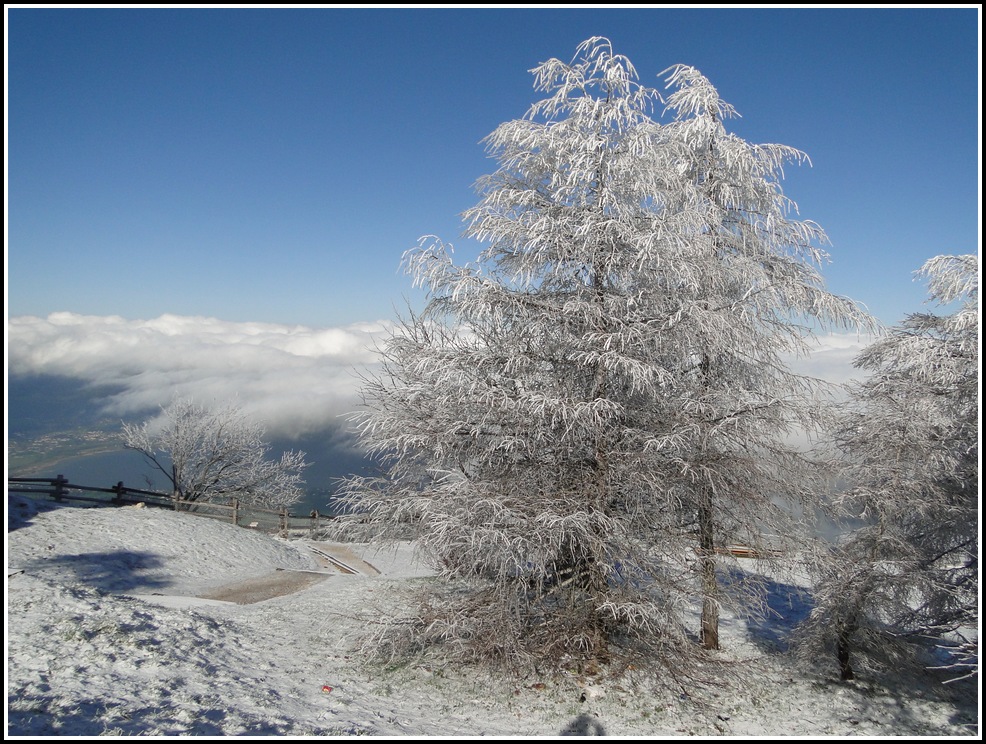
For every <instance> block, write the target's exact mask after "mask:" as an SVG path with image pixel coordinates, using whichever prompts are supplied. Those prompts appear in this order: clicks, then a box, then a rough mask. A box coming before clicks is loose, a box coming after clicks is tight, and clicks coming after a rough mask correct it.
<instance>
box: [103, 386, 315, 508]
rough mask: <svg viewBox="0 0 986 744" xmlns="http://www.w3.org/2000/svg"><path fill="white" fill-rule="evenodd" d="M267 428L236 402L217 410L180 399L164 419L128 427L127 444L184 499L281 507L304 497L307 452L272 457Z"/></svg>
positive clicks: (167, 408)
mask: <svg viewBox="0 0 986 744" xmlns="http://www.w3.org/2000/svg"><path fill="white" fill-rule="evenodd" d="M263 434H264V432H263V428H262V427H261V426H260V425H259V424H257V423H256V422H255V421H252V420H250V419H249V418H248V417H247V416H246V415H245V414H244V413H243V412H242V410H241V409H240V408H239V407H238V406H237V405H236V404H233V403H229V404H226V405H223V406H220V407H217V408H215V409H209V408H206V407H204V406H201V405H198V404H196V403H194V402H193V401H191V400H188V399H182V398H178V397H176V398H175V399H174V400H172V402H171V403H170V404H169V405H168V406H165V407H162V409H161V415H160V416H159V417H157V418H154V419H151V420H149V421H146V422H144V423H142V424H139V425H138V424H128V423H124V425H123V446H124V447H125V448H126V449H131V450H134V451H136V452H139V453H140V454H141V455H143V457H144V460H145V461H146V462H147V463H148V464H149V465H151V466H152V467H153V468H154V469H155V470H158V471H160V472H161V473H162V474H163V475H164V476H165V478H167V480H168V483H170V485H171V489H172V492H173V493H174V494H175V496H176V497H178V498H180V499H182V500H184V501H226V500H229V499H234V498H235V499H238V500H239V501H241V502H243V503H247V504H253V505H255V506H260V507H265V508H279V507H281V506H287V505H290V504H293V503H296V502H297V501H300V500H301V498H302V497H303V496H304V490H303V486H304V480H303V478H302V474H303V472H304V469H305V468H306V467H308V464H307V463H306V462H305V453H304V452H294V451H291V452H285V453H283V454H282V455H281V457H280V459H271V458H270V457H269V454H270V446H269V445H268V444H267V443H265V442H264V441H263Z"/></svg>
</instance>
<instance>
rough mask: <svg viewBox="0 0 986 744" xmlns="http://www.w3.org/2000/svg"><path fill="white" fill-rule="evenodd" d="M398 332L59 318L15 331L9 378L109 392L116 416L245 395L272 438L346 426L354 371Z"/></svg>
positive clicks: (19, 324)
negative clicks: (80, 384) (61, 381)
mask: <svg viewBox="0 0 986 744" xmlns="http://www.w3.org/2000/svg"><path fill="white" fill-rule="evenodd" d="M388 331H389V325H388V324H387V323H384V322H380V323H360V324H356V325H351V326H345V327H341V328H308V327H305V326H285V325H276V324H271V323H230V322H225V321H222V320H217V319H216V318H204V317H186V316H178V315H162V316H161V317H159V318H155V319H153V320H134V321H131V320H125V319H123V318H120V317H118V316H105V317H102V316H86V315H77V314H74V313H53V314H51V315H49V316H48V317H47V318H37V317H30V316H24V317H17V318H12V319H10V320H9V322H8V324H7V354H8V372H9V373H10V374H14V375H30V374H50V375H61V376H66V377H71V378H75V379H79V380H83V381H85V382H88V383H92V384H96V385H100V386H104V385H105V386H108V388H109V389H111V390H112V391H113V392H111V393H110V394H109V395H108V397H107V399H106V401H105V408H106V412H107V413H109V414H113V415H119V416H129V415H134V414H146V413H148V412H149V411H153V410H154V409H156V408H157V407H158V406H160V405H163V404H166V403H168V402H169V401H170V400H171V397H172V396H173V395H174V394H175V393H178V394H180V395H182V396H185V397H191V398H193V399H195V400H196V401H198V402H201V403H209V402H211V401H225V400H229V399H231V398H234V397H235V398H236V399H237V402H238V403H239V404H240V405H242V407H243V408H244V410H245V411H247V412H248V413H250V414H252V415H254V416H256V417H257V419H258V420H260V421H263V422H264V424H265V426H266V427H267V432H268V434H269V435H270V436H288V437H293V436H299V435H303V434H307V433H311V432H316V431H320V430H323V429H325V428H326V427H328V426H332V425H338V424H339V420H338V417H339V415H340V414H342V413H345V412H347V411H350V410H352V409H354V408H355V407H356V405H357V388H358V386H359V382H358V380H357V378H356V377H355V375H354V374H353V371H354V369H357V368H361V367H364V366H366V365H372V364H374V362H375V361H376V353H375V352H374V350H373V349H374V345H375V342H376V341H377V340H379V339H381V338H383V337H384V336H385V335H386V334H387V332H388Z"/></svg>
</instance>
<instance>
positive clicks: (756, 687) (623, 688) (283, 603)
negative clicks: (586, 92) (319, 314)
mask: <svg viewBox="0 0 986 744" xmlns="http://www.w3.org/2000/svg"><path fill="white" fill-rule="evenodd" d="M8 520H9V526H8V535H7V633H6V639H7V700H8V703H7V705H8V707H7V734H8V736H35V735H37V736H47V735H64V736H92V735H101V734H102V735H159V736H162V735H163V736H178V735H193V736H220V735H291V736H304V735H312V736H349V735H355V734H368V735H381V736H382V735H386V736H479V735H486V736H523V737H531V736H557V735H559V734H589V735H593V734H597V735H607V736H620V737H627V736H665V737H668V736H671V737H673V736H678V737H683V736H716V735H727V736H737V737H756V736H769V735H772V736H777V735H780V736H801V737H816V736H913V735H930V736H968V737H976V738H978V733H979V725H978V724H979V708H978V694H977V693H978V690H977V688H976V685H975V683H972V684H969V683H963V684H961V685H948V686H942V685H940V684H936V683H931V682H930V681H929V682H928V683H920V684H919V683H915V682H913V681H908V682H905V681H903V680H900V681H899V684H891V685H887V684H886V681H887V680H886V679H884V680H883V682H884V684H883V685H880V684H877V683H875V682H873V681H869V682H868V681H866V680H859V681H856V682H853V683H849V684H845V683H839V682H837V681H836V680H835V679H834V678H833V677H828V678H826V677H824V676H811V675H805V674H804V673H803V672H800V671H799V670H797V669H795V668H794V666H793V665H791V664H790V662H789V661H788V660H787V659H786V658H785V657H784V656H782V655H779V654H777V653H772V652H770V651H769V650H767V649H768V647H769V644H765V643H763V640H764V638H769V637H770V635H771V633H772V632H774V631H776V632H777V633H781V632H782V631H783V630H784V628H783V627H781V626H778V627H777V628H775V629H770V628H764V627H763V626H762V624H761V625H760V626H759V627H757V628H754V627H752V626H750V625H748V624H746V623H743V622H740V621H736V620H733V621H729V620H727V621H726V622H724V626H723V631H724V646H725V647H726V649H727V650H725V651H724V652H723V656H724V658H726V659H728V660H732V661H733V662H734V663H733V664H732V665H731V666H732V667H733V669H734V671H735V672H736V674H735V676H734V677H733V678H731V681H727V682H726V684H725V685H724V686H722V687H721V688H718V689H714V690H711V691H708V692H706V693H704V695H703V696H702V699H693V698H690V697H687V696H681V695H678V694H675V693H673V692H672V691H663V692H656V691H654V690H652V689H645V688H643V687H638V686H636V684H635V683H634V682H633V681H630V680H626V679H621V680H615V681H614V680H609V681H608V680H605V679H576V678H575V677H571V678H566V679H562V680H552V679H539V678H534V677H531V678H528V679H523V680H504V679H495V678H490V677H489V676H488V675H485V674H481V673H478V672H476V671H469V670H463V669H442V668H432V667H429V666H427V665H425V664H423V663H421V664H416V663H409V664H403V665H398V666H397V667H396V668H383V667H381V666H378V665H373V664H369V663H367V661H366V660H365V659H363V658H362V657H361V656H360V655H359V654H358V653H357V652H355V650H354V649H355V648H356V642H357V641H358V639H359V638H360V637H361V634H362V633H363V632H364V631H365V630H366V628H367V627H368V626H369V625H371V624H372V622H373V620H374V618H377V617H381V616H385V615H386V614H387V613H388V612H391V611H392V610H393V608H394V607H396V606H397V605H398V603H399V602H400V599H401V596H402V592H403V590H405V589H406V588H408V587H410V586H414V585H415V584H417V583H420V582H425V581H429V580H430V579H429V578H428V577H429V574H430V572H429V571H428V570H427V568H426V567H424V566H422V565H420V564H419V563H418V562H416V561H415V560H414V556H413V550H412V546H410V545H401V546H399V547H398V548H397V549H396V550H395V551H389V552H383V553H380V552H374V551H371V550H369V549H368V548H366V547H365V546H358V545H351V546H337V550H336V551H335V552H333V550H332V549H331V546H325V545H322V546H321V549H322V553H323V554H324V555H322V554H319V553H316V552H314V551H313V550H312V549H311V548H312V547H313V546H312V544H311V543H309V542H308V541H305V540H290V541H289V540H283V539H279V538H275V537H268V536H265V535H262V534H258V533H256V532H252V531H250V530H247V529H242V528H237V527H234V526H232V525H229V524H224V523H220V522H216V521H213V520H210V519H204V518H201V517H196V516H194V515H188V514H176V513H173V512H168V511H165V510H159V509H139V508H132V507H131V508H91V509H83V508H77V507H59V508H51V507H50V505H44V506H43V507H41V508H40V509H39V505H38V504H36V503H34V502H32V501H30V500H27V499H24V498H20V497H9V498H8ZM315 547H318V546H315ZM326 556H330V557H331V556H335V557H336V558H340V557H341V560H327V559H326ZM340 566H343V567H346V566H348V567H349V568H351V569H355V570H356V571H357V572H356V573H345V572H343V571H340V570H339V567H340ZM320 574H321V575H320ZM274 585H283V589H282V590H283V591H290V590H292V589H293V590H295V591H291V593H287V594H281V595H279V596H274V595H275V594H276V591H277V590H276V589H275V590H272V589H271V587H272V586H274ZM205 597H223V598H225V599H215V598H205ZM263 597H269V598H266V599H263ZM258 598H259V599H260V601H256V600H257V599H258ZM229 599H232V600H234V601H228V600H229ZM237 601H242V602H249V603H245V604H239V603H237Z"/></svg>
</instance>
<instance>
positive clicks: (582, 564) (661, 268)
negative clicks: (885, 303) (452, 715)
mask: <svg viewBox="0 0 986 744" xmlns="http://www.w3.org/2000/svg"><path fill="white" fill-rule="evenodd" d="M533 72H534V74H535V77H536V87H537V89H538V90H540V91H544V92H545V93H547V97H546V98H544V99H543V100H541V101H539V102H537V103H535V104H534V105H533V106H532V107H531V109H530V110H529V112H528V114H527V116H526V117H525V118H524V119H521V120H516V121H510V122H507V123H505V124H502V125H501V126H500V127H498V128H497V129H496V130H495V131H494V132H493V133H492V134H491V135H490V136H489V137H488V138H487V139H486V144H487V146H488V150H489V152H490V154H491V155H492V156H493V157H495V158H496V159H497V161H498V163H499V168H498V169H497V170H496V172H494V173H493V174H492V175H490V176H487V177H485V178H483V179H481V180H480V181H479V183H478V189H479V192H480V195H481V200H480V202H479V203H478V204H477V206H475V207H474V208H472V209H470V210H468V211H467V212H466V213H465V215H464V217H465V222H466V231H465V235H466V237H468V238H473V239H476V240H477V241H480V242H481V243H483V244H485V245H486V246H487V247H486V248H485V249H484V250H483V251H482V253H481V254H480V256H479V259H478V261H477V262H476V263H475V264H474V265H466V266H456V265H455V264H454V263H453V262H452V259H451V256H450V253H451V249H450V247H448V246H446V245H445V244H444V243H442V242H441V241H440V240H438V239H435V238H426V239H423V240H422V242H421V244H420V245H419V248H418V249H417V250H414V251H411V252H409V253H408V254H407V255H406V262H407V266H408V269H409V272H410V273H411V275H412V276H413V277H414V281H415V283H416V284H418V285H421V286H423V287H425V288H426V289H427V291H428V292H429V297H430V301H429V303H428V305H427V307H426V309H425V310H424V312H423V313H421V314H420V315H411V316H410V318H409V319H408V320H406V321H405V323H404V324H403V327H402V328H401V330H400V331H399V332H398V333H396V334H395V335H394V336H393V337H392V338H391V339H390V340H389V342H388V343H387V344H386V345H385V347H384V348H383V349H382V357H383V364H384V366H383V371H382V372H381V373H380V374H379V375H376V376H371V377H368V378H367V379H366V380H365V386H364V398H365V402H366V406H367V409H366V411H364V412H363V413H362V414H360V415H359V416H358V417H357V420H358V422H359V428H360V432H361V435H362V440H363V442H364V443H365V445H366V446H367V447H368V448H369V449H370V450H371V451H373V452H374V453H376V454H377V455H378V456H380V458H381V459H382V460H383V461H384V463H385V465H386V470H385V473H384V474H383V475H382V476H381V477H379V478H354V479H351V480H350V481H349V483H348V498H349V502H350V504H351V506H352V507H353V509H354V510H355V511H357V512H359V517H358V520H359V522H360V523H361V525H362V527H363V528H365V529H366V530H367V531H369V532H370V533H371V534H372V535H373V536H376V537H402V536H406V535H408V534H414V535H417V536H419V537H420V544H421V547H422V548H423V549H424V550H425V551H426V552H427V554H428V555H430V556H431V558H432V559H433V560H434V561H435V563H436V565H438V566H439V567H440V569H441V571H442V575H443V576H444V577H446V578H448V579H458V580H460V581H461V582H462V584H463V586H464V587H465V588H464V589H463V590H462V592H461V593H459V594H456V595H454V599H452V600H448V603H446V604H445V605H441V606H440V603H439V604H432V605H431V606H430V608H429V609H428V610H427V612H425V613H423V614H422V615H421V616H420V617H419V618H418V623H417V625H416V626H415V628H416V630H417V634H416V635H415V636H414V637H413V640H414V642H418V643H420V642H422V641H429V640H435V641H443V642H445V643H447V644H450V645H453V646H455V647H456V648H461V649H462V650H463V651H465V652H467V653H468V654H474V655H480V656H483V657H484V658H491V657H492V658H497V659H501V660H507V661H509V662H511V663H515V662H521V661H524V660H527V659H530V658H536V659H539V660H541V661H544V660H553V661H561V660H564V659H566V658H571V657H576V658H586V657H596V658H606V657H607V655H608V654H609V652H611V651H612V650H614V649H615V648H618V647H620V646H621V645H622V644H630V645H634V644H636V645H637V646H636V647H638V650H639V646H640V645H643V646H645V647H646V648H647V650H648V651H650V652H652V653H654V654H656V655H657V656H658V657H659V658H675V657H677V658H680V657H681V655H682V654H686V653H688V650H689V649H690V648H694V643H692V642H691V641H690V640H689V635H688V624H687V618H686V615H687V607H688V605H689V604H690V602H691V601H692V600H693V599H694V597H695V593H696V590H695V585H696V580H695V579H696V566H697V575H698V576H699V577H700V578H701V582H700V584H701V585H700V588H699V589H698V593H699V595H700V596H702V597H703V598H704V600H705V611H704V619H703V633H704V641H705V645H706V646H707V647H709V648H714V647H716V646H717V645H718V641H717V620H716V608H717V606H718V604H717V603H718V602H719V601H720V592H719V589H718V584H717V579H716V570H715V569H716V565H717V564H718V563H719V562H720V561H721V560H723V557H722V556H721V555H720V553H721V552H722V549H723V547H724V546H725V544H726V541H728V540H733V539H742V540H743V541H744V542H747V543H758V542H759V540H760V535H761V533H762V532H763V530H764V528H765V526H766V525H768V524H769V523H770V522H771V519H772V516H771V515H772V513H774V512H777V513H778V514H780V513H781V512H782V511H783V510H780V509H776V508H775V506H774V504H775V501H776V499H775V498H772V496H781V495H783V496H786V497H791V498H798V497H803V498H805V499H808V498H810V497H811V495H812V493H813V492H812V490H811V489H810V488H809V487H808V485H809V479H808V477H807V476H808V471H807V469H806V468H805V467H804V466H805V464H806V461H805V459H804V458H803V457H802V455H800V454H799V453H798V452H796V451H794V450H793V449H792V448H791V447H790V446H789V445H787V444H786V443H785V441H784V439H783V435H784V433H785V432H786V431H788V430H790V429H791V427H795V426H809V425H811V424H812V423H813V422H814V419H813V416H812V410H811V405H810V403H809V402H807V401H809V400H810V397H811V395H812V393H813V385H812V383H811V382H810V381H807V380H805V379H803V378H801V377H798V376H796V375H794V374H792V373H791V372H789V371H788V370H787V368H786V367H785V364H784V355H785V354H787V353H790V352H798V351H801V350H803V349H804V348H805V344H806V340H807V338H808V336H809V335H810V329H809V327H808V325H809V324H811V323H813V322H817V321H820V322H829V321H831V322H835V323H839V324H849V325H853V324H856V323H859V322H865V320H866V316H865V314H864V313H862V312H861V311H860V310H859V309H858V308H857V307H856V306H855V304H854V303H852V302H850V301H848V300H845V299H842V298H837V297H834V296H832V295H830V294H828V293H827V292H826V291H825V290H824V289H823V287H822V281H821V278H820V275H819V273H818V271H817V265H818V264H819V263H820V262H821V261H822V260H824V258H825V256H824V254H823V253H822V252H821V250H820V249H819V248H818V247H817V245H816V243H818V242H820V241H821V240H823V239H824V235H823V234H822V232H821V230H820V229H818V228H817V226H815V225H813V224H811V223H802V222H796V221H792V220H790V219H788V217H787V215H788V212H789V209H790V207H791V206H792V204H791V203H790V202H788V201H787V200H786V199H785V198H784V197H783V196H782V194H781V191H780V188H779V186H778V184H777V180H776V178H777V176H778V175H779V173H780V168H781V165H782V163H783V162H784V161H785V160H788V159H792V158H793V159H795V160H800V159H802V158H803V156H802V155H801V153H798V152H797V151H795V150H791V149H790V148H785V147H781V146H775V145H764V146H753V145H749V144H747V143H745V142H743V141H742V140H740V139H738V138H735V137H733V136H731V135H729V134H727V133H726V132H725V131H724V129H723V126H722V118H723V117H724V116H726V115H728V114H729V113H731V111H732V109H731V108H730V107H729V106H728V105H727V104H725V103H723V102H722V101H720V99H719V98H718V95H717V94H716V92H715V90H714V88H713V87H712V86H711V85H710V84H709V83H708V81H707V80H705V78H703V77H702V76H701V75H700V74H699V73H698V72H697V71H695V70H693V69H692V68H686V67H680V66H679V67H675V68H672V69H671V70H670V76H669V83H670V84H671V85H673V86H675V87H676V91H675V92H674V93H673V94H672V95H671V96H670V98H669V100H668V105H669V108H670V109H671V110H672V111H674V112H675V114H676V116H677V118H676V120H675V121H674V122H672V123H670V124H668V125H661V124H660V123H659V122H658V121H655V120H654V119H653V118H652V117H651V113H652V111H653V107H654V105H655V104H656V103H659V102H660V101H661V97H660V95H659V94H658V92H657V91H656V90H654V89H652V88H648V87H646V86H642V85H640V84H638V83H637V82H636V73H635V71H634V68H633V66H632V65H631V64H630V62H629V60H627V59H626V58H625V57H623V56H620V55H617V54H614V53H613V51H612V48H611V45H610V43H609V42H608V41H607V40H605V39H601V38H593V39H589V40H588V41H586V42H584V43H583V44H582V45H580V47H579V49H578V50H577V53H576V57H575V59H574V60H573V61H572V62H571V63H568V64H566V63H563V62H561V61H559V60H557V59H552V60H549V61H548V62H545V63H543V64H542V65H540V66H539V67H538V68H536V69H535V70H534V71H533ZM792 473H795V475H792ZM696 553H697V555H698V560H697V561H696V560H695V557H696ZM435 602H438V600H435Z"/></svg>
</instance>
